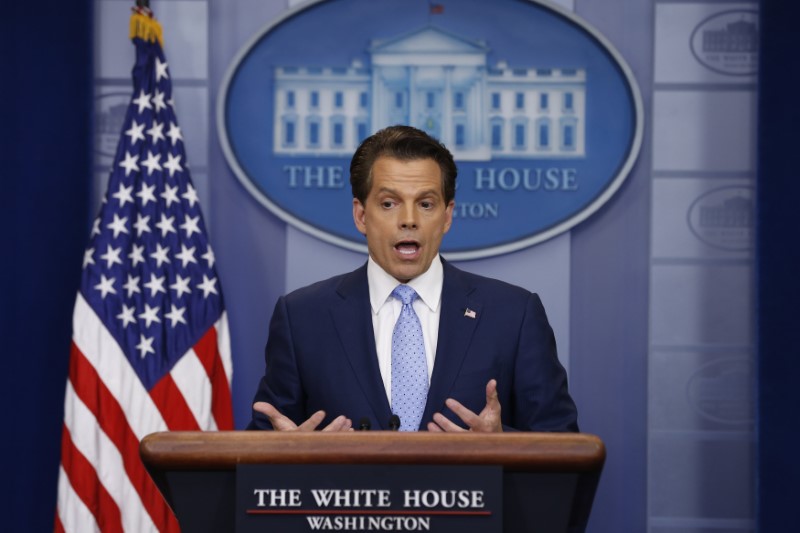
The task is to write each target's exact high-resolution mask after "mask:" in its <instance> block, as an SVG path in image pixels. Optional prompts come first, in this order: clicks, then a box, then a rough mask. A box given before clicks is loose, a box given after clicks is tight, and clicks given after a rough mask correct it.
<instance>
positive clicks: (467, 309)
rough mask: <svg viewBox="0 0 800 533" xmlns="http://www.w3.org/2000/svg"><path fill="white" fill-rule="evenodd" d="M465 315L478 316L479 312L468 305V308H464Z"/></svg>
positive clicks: (468, 316) (469, 316)
mask: <svg viewBox="0 0 800 533" xmlns="http://www.w3.org/2000/svg"><path fill="white" fill-rule="evenodd" d="M464 316H465V317H467V318H476V317H477V316H478V314H477V313H476V312H475V311H473V310H472V309H470V308H469V307H467V308H466V309H464Z"/></svg>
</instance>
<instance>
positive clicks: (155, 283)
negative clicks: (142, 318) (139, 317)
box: [144, 272, 167, 298]
mask: <svg viewBox="0 0 800 533" xmlns="http://www.w3.org/2000/svg"><path fill="white" fill-rule="evenodd" d="M165 280H166V277H165V276H161V277H156V275H155V274H153V273H152V272H151V273H150V281H148V282H147V283H145V284H144V286H145V288H147V289H150V297H151V298H155V297H156V294H158V293H159V292H163V293H164V294H166V293H167V291H166V289H164V281H165Z"/></svg>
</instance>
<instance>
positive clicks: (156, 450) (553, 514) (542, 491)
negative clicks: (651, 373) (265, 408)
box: [140, 431, 605, 533]
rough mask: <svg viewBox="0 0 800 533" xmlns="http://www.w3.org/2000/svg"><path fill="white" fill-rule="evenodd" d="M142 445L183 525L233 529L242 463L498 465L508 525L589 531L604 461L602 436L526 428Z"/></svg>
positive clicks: (210, 435)
mask: <svg viewBox="0 0 800 533" xmlns="http://www.w3.org/2000/svg"><path fill="white" fill-rule="evenodd" d="M140 453H141V456H142V460H143V461H144V464H145V466H146V468H147V470H148V471H149V473H150V475H151V476H152V477H153V479H154V481H155V483H156V485H157V486H158V488H159V489H160V490H161V492H162V494H163V495H164V497H165V499H166V500H167V502H168V503H169V505H170V506H171V507H172V510H173V511H174V512H175V515H176V516H177V518H178V521H179V523H180V525H181V529H182V531H183V533H200V532H215V533H217V532H223V531H233V530H234V528H235V523H236V520H235V497H236V466H237V465H239V464H283V465H286V464H288V465H295V464H296V465H325V464H330V465H348V464H351V465H373V464H374V465H497V466H500V467H502V469H503V531H504V532H514V533H519V532H536V533H563V532H569V533H573V532H581V531H583V530H584V529H585V528H586V524H587V522H588V519H589V512H590V510H591V506H592V501H593V499H594V494H595V490H596V489H597V483H598V481H599V478H600V473H601V471H602V468H603V463H604V461H605V447H604V445H603V442H602V441H601V440H600V439H599V438H598V437H596V436H593V435H587V434H575V433H522V432H521V433H500V434H472V433H463V434H462V433H446V434H442V433H427V432H418V433H398V432H384V431H369V432H367V431H354V432H349V433H322V432H313V433H284V432H273V431H229V432H164V433H154V434H152V435H148V436H146V437H145V438H144V439H143V440H142V442H141V445H140Z"/></svg>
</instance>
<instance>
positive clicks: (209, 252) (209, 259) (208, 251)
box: [200, 244, 214, 268]
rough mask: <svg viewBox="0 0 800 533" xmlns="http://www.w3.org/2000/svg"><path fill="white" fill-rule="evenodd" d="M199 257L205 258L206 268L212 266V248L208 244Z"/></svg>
mask: <svg viewBox="0 0 800 533" xmlns="http://www.w3.org/2000/svg"><path fill="white" fill-rule="evenodd" d="M200 257H202V258H203V259H205V260H206V262H207V263H208V268H214V250H212V249H211V245H210V244H209V245H208V248H207V249H206V253H204V254H203V255H201V256H200Z"/></svg>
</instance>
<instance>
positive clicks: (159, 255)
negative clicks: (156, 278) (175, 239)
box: [150, 243, 171, 267]
mask: <svg viewBox="0 0 800 533" xmlns="http://www.w3.org/2000/svg"><path fill="white" fill-rule="evenodd" d="M168 253H169V246H165V247H162V246H161V244H159V243H156V251H155V252H153V253H152V254H150V257H152V258H153V259H155V260H156V266H157V267H160V266H161V265H162V264H164V263H171V261H170V260H169V257H167V254H168Z"/></svg>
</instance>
